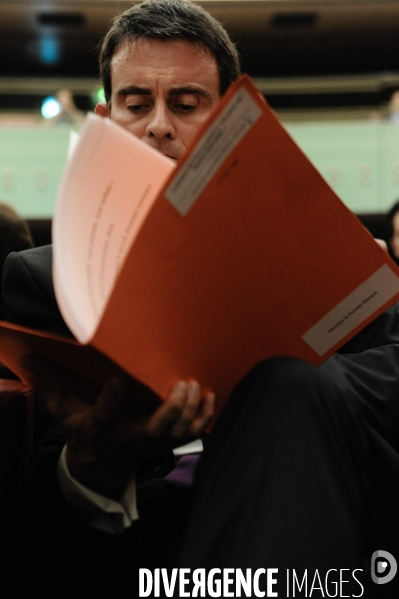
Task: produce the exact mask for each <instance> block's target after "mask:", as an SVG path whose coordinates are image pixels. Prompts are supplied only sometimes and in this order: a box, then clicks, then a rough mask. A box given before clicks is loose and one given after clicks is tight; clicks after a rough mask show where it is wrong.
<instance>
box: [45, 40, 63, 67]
mask: <svg viewBox="0 0 399 599" xmlns="http://www.w3.org/2000/svg"><path fill="white" fill-rule="evenodd" d="M40 58H41V60H42V61H43V62H44V63H45V64H48V65H50V64H56V63H57V62H58V60H59V58H60V48H59V43H58V42H57V40H56V39H55V38H54V37H53V36H52V35H46V36H44V37H43V38H42V39H41V40H40Z"/></svg>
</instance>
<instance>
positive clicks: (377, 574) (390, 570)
mask: <svg viewBox="0 0 399 599" xmlns="http://www.w3.org/2000/svg"><path fill="white" fill-rule="evenodd" d="M397 570H398V564H397V563H396V559H395V558H394V556H393V555H392V554H391V553H388V551H382V549H380V550H379V551H374V553H373V555H372V556H371V578H372V580H373V582H375V583H376V584H386V583H387V582H390V581H391V580H392V579H393V578H394V576H395V574H396V572H397Z"/></svg>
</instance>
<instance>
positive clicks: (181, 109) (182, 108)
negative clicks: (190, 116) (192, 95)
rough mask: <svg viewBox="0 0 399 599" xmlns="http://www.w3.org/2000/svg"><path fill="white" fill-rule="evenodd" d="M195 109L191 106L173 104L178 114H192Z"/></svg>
mask: <svg viewBox="0 0 399 599" xmlns="http://www.w3.org/2000/svg"><path fill="white" fill-rule="evenodd" d="M195 108H196V107H195V106H193V105H192V104H175V110H178V111H179V112H192V111H193V110H195Z"/></svg>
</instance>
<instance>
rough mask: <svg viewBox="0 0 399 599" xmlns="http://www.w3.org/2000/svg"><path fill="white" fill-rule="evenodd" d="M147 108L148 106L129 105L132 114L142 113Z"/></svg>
mask: <svg viewBox="0 0 399 599" xmlns="http://www.w3.org/2000/svg"><path fill="white" fill-rule="evenodd" d="M145 108H147V104H128V106H127V109H128V110H130V111H131V112H141V111H142V110H144V109H145Z"/></svg>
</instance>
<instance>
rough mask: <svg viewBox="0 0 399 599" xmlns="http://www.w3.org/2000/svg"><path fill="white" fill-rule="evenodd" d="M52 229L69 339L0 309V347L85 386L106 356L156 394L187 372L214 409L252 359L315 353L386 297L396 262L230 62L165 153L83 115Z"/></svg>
mask: <svg viewBox="0 0 399 599" xmlns="http://www.w3.org/2000/svg"><path fill="white" fill-rule="evenodd" d="M53 242H54V271H53V279H54V286H55V291H56V297H57V301H58V303H59V307H60V310H61V312H62V315H63V317H64V319H65V321H66V323H67V325H68V327H69V328H70V329H71V331H72V332H73V333H74V335H75V337H76V339H77V342H76V343H75V342H73V341H69V340H65V339H62V338H57V337H54V336H50V335H46V334H44V333H39V332H35V331H29V330H27V329H23V328H21V327H18V326H14V325H7V324H2V325H1V328H0V360H1V361H3V362H4V363H5V364H6V365H7V366H9V367H10V368H11V369H12V370H13V371H14V372H16V373H17V374H18V375H19V376H20V377H21V378H22V379H23V380H27V381H29V375H28V374H27V373H25V372H24V371H23V369H22V368H21V366H20V365H19V361H20V358H21V356H22V355H23V354H25V353H32V352H35V351H36V352H39V353H41V354H43V355H47V356H48V357H49V358H50V359H51V360H53V361H55V362H59V363H60V364H62V365H63V366H64V368H65V369H66V371H69V372H70V373H71V377H70V379H71V383H70V384H71V385H77V384H78V385H79V388H80V390H82V389H86V388H87V389H92V390H93V391H92V392H93V394H94V393H95V390H96V389H98V387H99V386H100V385H101V384H102V382H103V381H104V380H105V379H106V378H107V377H108V376H109V375H110V374H111V373H112V372H113V371H114V370H115V369H116V370H118V369H122V370H123V371H126V372H127V373H129V374H130V375H131V376H132V377H134V378H135V379H137V380H139V381H140V382H142V383H143V384H144V385H146V386H148V387H150V389H152V390H153V391H154V392H155V393H156V394H158V395H159V396H161V397H165V396H166V394H167V391H168V389H169V388H170V386H171V384H172V383H173V382H174V381H175V380H177V379H190V378H195V379H197V380H198V381H199V382H200V383H201V385H202V386H203V387H206V388H209V389H212V390H214V391H215V393H216V396H217V402H218V404H217V406H218V409H219V408H220V406H221V405H222V404H223V402H224V401H225V399H226V398H227V397H228V395H229V394H230V392H231V390H232V389H233V387H234V385H235V384H236V383H237V382H238V380H239V379H240V378H241V377H242V376H243V375H244V374H245V373H246V372H248V371H249V370H250V369H251V367H252V366H254V365H255V364H256V363H257V362H259V361H260V360H263V359H265V358H268V357H271V356H296V357H299V358H303V359H305V360H308V361H310V362H312V363H313V364H316V365H317V364H319V363H321V362H322V361H323V360H325V359H326V358H327V357H328V356H329V355H330V354H331V353H332V352H333V351H334V350H336V349H337V348H338V347H339V346H341V345H342V344H343V343H344V342H346V341H347V340H348V339H349V338H350V337H352V336H353V335H354V334H355V333H356V332H357V331H359V330H360V329H361V328H362V327H364V326H365V325H366V324H367V323H369V322H370V321H371V320H372V319H374V318H375V317H376V316H377V315H378V314H380V313H381V312H382V311H384V310H385V309H386V308H387V307H388V306H389V305H390V304H392V303H393V302H394V301H395V300H396V299H397V298H398V297H399V270H398V269H397V267H396V266H395V265H394V263H393V262H392V261H391V259H390V258H389V257H388V255H387V254H386V253H385V252H384V251H383V250H382V249H381V248H380V247H379V246H378V245H377V244H376V243H375V242H374V240H373V239H372V237H371V235H370V234H369V233H368V232H367V231H366V230H365V229H364V227H363V226H362V225H361V224H360V223H359V221H358V220H357V219H356V217H355V216H354V215H353V214H352V213H351V212H350V211H349V210H348V209H347V208H346V207H345V206H344V205H343V203H342V202H341V201H340V199H339V198H338V197H337V196H336V195H335V193H334V192H333V191H332V190H331V189H330V188H329V186H328V185H327V183H326V182H325V181H324V179H323V178H322V177H321V176H320V174H319V173H318V172H317V171H316V169H315V168H314V167H313V166H312V164H311V163H310V162H309V160H308V159H307V158H306V157H305V156H304V154H303V153H302V152H301V150H300V149H299V148H298V147H297V146H296V144H295V143H294V142H293V140H292V139H291V138H290V137H289V135H288V134H287V133H286V131H285V130H284V128H283V127H282V126H281V124H280V123H279V122H278V120H277V118H276V117H275V115H274V114H273V112H272V111H271V110H270V108H269V107H268V106H267V104H266V103H265V101H264V99H263V98H262V97H261V95H260V93H259V92H258V90H257V89H256V87H255V86H254V85H253V83H252V82H251V80H250V79H249V78H248V77H247V76H245V75H244V76H242V77H241V78H240V79H239V80H238V81H237V82H236V83H235V84H234V85H233V86H232V87H231V88H230V89H229V90H228V92H227V94H226V95H225V96H224V97H223V98H222V100H221V101H220V103H219V104H218V106H217V107H216V109H215V110H214V112H213V113H212V115H211V116H210V118H209V119H208V121H207V122H206V123H205V124H204V126H203V127H202V128H201V130H200V131H199V132H198V134H197V135H196V138H195V139H194V140H193V143H192V144H191V146H190V148H189V150H188V151H187V153H186V154H185V156H184V158H183V159H182V161H181V162H180V163H179V164H178V165H177V166H176V164H175V163H174V162H173V161H171V160H169V159H168V158H166V157H165V156H163V155H162V154H160V153H158V152H156V151H155V150H153V149H152V148H150V147H149V146H148V145H146V144H145V143H143V142H142V141H141V140H139V139H137V138H135V137H134V136H132V135H131V134H129V133H127V132H126V131H125V130H123V129H122V128H120V127H119V126H118V125H116V124H114V123H113V122H111V121H110V120H108V119H101V118H99V117H96V116H94V115H89V116H88V117H87V119H86V122H85V124H84V126H83V129H82V132H81V136H80V140H79V143H78V144H77V147H76V149H75V151H74V152H73V154H72V156H71V157H70V159H69V160H68V163H67V166H66V168H65V171H64V174H63V178H62V181H61V184H60V189H59V194H58V199H57V203H56V208H55V214H54V219H53ZM87 392H88V393H90V391H87Z"/></svg>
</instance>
